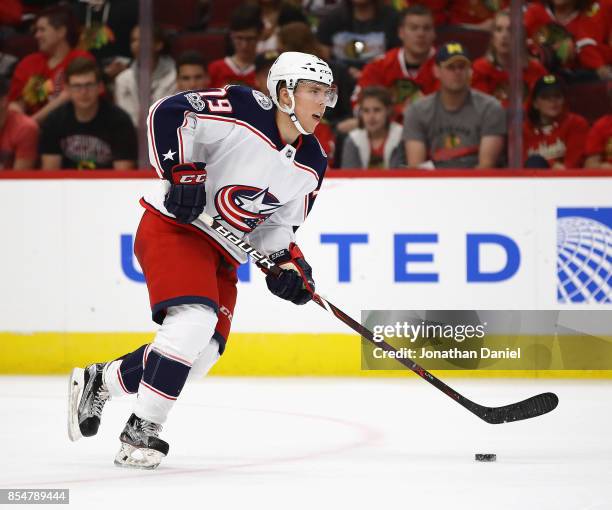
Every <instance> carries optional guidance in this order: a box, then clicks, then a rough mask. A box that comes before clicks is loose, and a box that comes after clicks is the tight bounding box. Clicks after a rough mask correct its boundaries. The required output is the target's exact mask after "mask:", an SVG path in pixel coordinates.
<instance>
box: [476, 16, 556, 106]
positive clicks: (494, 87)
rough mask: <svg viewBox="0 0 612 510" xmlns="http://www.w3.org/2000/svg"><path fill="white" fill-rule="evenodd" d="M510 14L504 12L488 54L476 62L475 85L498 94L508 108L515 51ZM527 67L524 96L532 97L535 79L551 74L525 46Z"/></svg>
mask: <svg viewBox="0 0 612 510" xmlns="http://www.w3.org/2000/svg"><path fill="white" fill-rule="evenodd" d="M510 39H511V36H510V13H509V12H508V11H500V12H498V13H497V15H496V16H495V20H494V23H493V37H492V38H491V46H490V47H489V51H488V53H487V54H486V55H485V56H484V57H480V58H478V59H476V60H475V61H474V66H473V75H472V87H473V88H475V89H478V90H480V91H482V92H484V93H486V94H489V95H491V96H493V97H495V98H496V99H497V100H498V101H500V102H501V104H502V106H503V107H504V108H507V107H508V102H509V100H510V84H509V75H508V72H509V70H510V62H511V60H512V52H511V47H510ZM523 58H524V67H523V84H524V88H525V90H524V92H523V99H524V101H525V102H527V101H528V100H529V94H530V92H531V89H532V88H533V86H534V84H535V82H536V81H537V80H538V79H539V78H541V77H542V76H544V75H546V74H548V71H546V68H545V67H544V66H543V65H542V64H540V62H539V61H538V60H536V59H535V58H533V57H530V56H529V55H527V51H526V48H525V54H524V56H523Z"/></svg>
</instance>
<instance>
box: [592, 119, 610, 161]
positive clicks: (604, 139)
mask: <svg viewBox="0 0 612 510" xmlns="http://www.w3.org/2000/svg"><path fill="white" fill-rule="evenodd" d="M586 155H587V156H600V157H601V161H602V162H604V163H612V115H604V116H603V117H602V118H601V119H599V120H598V121H597V122H595V124H593V127H592V128H591V130H590V131H589V136H587V141H586Z"/></svg>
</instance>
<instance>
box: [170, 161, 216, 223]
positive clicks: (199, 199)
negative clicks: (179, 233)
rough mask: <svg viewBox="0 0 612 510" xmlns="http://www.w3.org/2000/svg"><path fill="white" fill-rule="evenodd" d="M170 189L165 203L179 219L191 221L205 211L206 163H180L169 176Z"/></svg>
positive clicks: (186, 221) (180, 220) (184, 221)
mask: <svg viewBox="0 0 612 510" xmlns="http://www.w3.org/2000/svg"><path fill="white" fill-rule="evenodd" d="M168 180H169V181H170V190H169V191H168V193H167V194H166V198H165V200H164V205H165V206H166V209H167V210H168V212H169V213H171V214H174V216H175V217H176V219H177V221H179V222H181V223H191V222H192V221H194V220H196V219H197V217H198V216H200V214H202V213H203V212H204V206H205V205H206V189H205V187H204V183H205V182H206V163H200V162H196V163H179V164H178V165H174V166H173V167H172V169H171V170H170V175H169V176H168Z"/></svg>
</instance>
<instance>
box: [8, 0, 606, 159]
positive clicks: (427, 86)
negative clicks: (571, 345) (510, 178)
mask: <svg viewBox="0 0 612 510" xmlns="http://www.w3.org/2000/svg"><path fill="white" fill-rule="evenodd" d="M0 4H1V6H0V170H11V169H12V170H24V169H37V168H38V169H41V170H50V169H83V170H92V169H124V170H127V169H135V168H137V161H138V154H137V147H138V143H137V138H138V137H137V133H138V129H142V128H143V126H139V123H140V118H141V114H142V111H143V110H144V111H145V112H146V111H147V109H148V107H149V106H150V105H151V104H152V103H154V102H155V101H156V100H158V99H160V98H162V97H164V96H167V95H169V94H173V93H176V92H180V91H186V90H198V89H202V88H207V87H223V86H225V85H228V84H240V85H246V86H249V87H252V88H255V89H258V90H260V91H262V92H264V93H266V94H267V93H268V91H267V88H266V78H267V73H268V70H269V69H270V66H271V65H272V63H273V62H274V60H275V59H276V58H277V56H278V55H279V53H280V52H283V51H302V52H306V53H312V54H314V55H317V56H319V57H320V58H322V59H324V60H326V61H327V62H328V63H329V65H330V67H331V68H332V71H333V73H334V79H335V83H336V84H337V86H338V89H339V93H340V95H339V99H338V103H337V105H336V108H334V109H333V110H328V111H327V113H326V118H325V120H324V122H321V123H320V124H319V125H318V126H317V128H316V131H315V134H316V136H317V138H318V139H319V141H320V143H321V146H322V148H323V150H324V151H325V152H326V153H327V155H328V158H329V165H330V167H332V168H364V169H368V168H384V169H389V168H422V169H435V168H504V167H505V166H506V165H507V162H508V148H509V146H511V145H512V140H511V139H509V137H508V131H509V129H508V126H509V121H508V119H509V118H510V117H511V115H510V113H511V112H510V107H511V101H510V99H511V92H512V91H511V90H510V85H509V83H510V77H509V76H510V69H511V66H512V63H513V61H514V60H517V59H518V61H519V62H520V66H522V69H523V71H522V74H523V76H522V86H523V90H522V91H520V92H521V93H522V98H523V138H522V146H523V155H522V161H523V165H524V166H525V167H529V168H542V169H545V168H552V169H572V168H612V0H532V1H525V3H524V5H523V12H522V15H523V24H524V31H525V34H524V35H525V37H524V44H523V45H522V50H521V52H520V53H521V54H520V55H516V54H514V53H513V44H512V43H513V41H512V32H511V13H510V10H509V1H508V0H495V1H492V0H223V1H219V2H218V1H216V0H215V1H213V0H153V5H154V18H155V25H154V27H152V41H153V45H152V46H153V47H152V51H151V55H150V64H151V67H150V69H149V71H150V76H151V80H150V83H151V90H150V94H149V95H148V97H141V95H140V91H139V85H138V83H139V70H140V69H141V67H142V65H146V62H145V63H143V64H142V65H141V63H140V62H139V58H140V38H141V37H140V32H141V27H139V26H138V7H139V2H138V0H61V1H58V0H2V2H0ZM514 104H517V103H514Z"/></svg>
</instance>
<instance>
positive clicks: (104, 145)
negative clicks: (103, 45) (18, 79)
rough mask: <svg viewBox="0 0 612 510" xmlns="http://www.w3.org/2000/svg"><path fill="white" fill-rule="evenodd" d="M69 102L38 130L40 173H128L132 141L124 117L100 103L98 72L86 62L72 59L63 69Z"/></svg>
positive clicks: (132, 133) (131, 129)
mask: <svg viewBox="0 0 612 510" xmlns="http://www.w3.org/2000/svg"><path fill="white" fill-rule="evenodd" d="M66 89H67V90H68V97H69V101H68V102H67V103H66V104H64V105H62V106H60V107H59V108H57V109H56V110H54V111H53V112H52V113H51V114H49V116H48V117H47V119H45V121H44V122H43V124H42V126H41V136H40V146H39V152H40V154H41V167H42V169H43V170H53V169H64V168H77V169H81V170H95V169H110V168H114V169H117V170H126V169H130V168H134V162H135V160H136V147H137V145H138V144H137V138H136V131H135V129H134V125H133V124H132V121H131V120H130V117H129V115H128V114H127V113H126V112H125V111H123V110H122V109H121V108H119V107H117V106H114V105H112V104H110V103H109V102H107V101H106V100H105V99H103V98H101V97H100V96H101V94H102V93H103V92H104V86H103V85H102V82H101V80H100V70H99V69H98V67H97V64H96V63H95V62H93V61H91V60H88V59H84V58H78V59H75V60H74V61H73V62H72V63H71V64H70V65H69V66H68V68H67V69H66Z"/></svg>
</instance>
